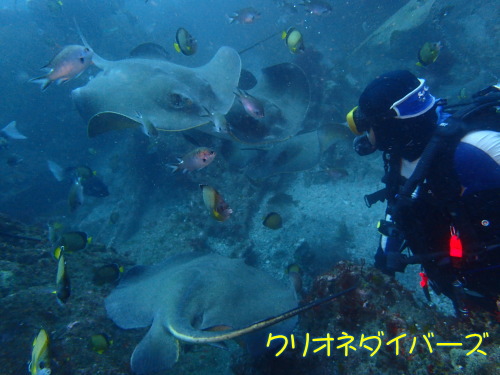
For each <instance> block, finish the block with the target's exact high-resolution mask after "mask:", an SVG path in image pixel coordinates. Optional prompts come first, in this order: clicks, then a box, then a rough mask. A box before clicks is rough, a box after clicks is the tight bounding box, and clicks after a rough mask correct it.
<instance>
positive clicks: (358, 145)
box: [352, 134, 377, 156]
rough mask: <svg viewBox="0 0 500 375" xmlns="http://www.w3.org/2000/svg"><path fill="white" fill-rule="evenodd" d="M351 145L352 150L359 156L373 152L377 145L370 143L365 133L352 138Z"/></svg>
mask: <svg viewBox="0 0 500 375" xmlns="http://www.w3.org/2000/svg"><path fill="white" fill-rule="evenodd" d="M352 146H353V148H354V151H356V153H357V154H358V155H360V156H365V155H370V154H373V153H374V152H375V150H376V149H377V147H375V146H374V145H372V144H371V142H370V140H369V139H368V136H367V135H366V134H365V135H360V136H357V137H356V138H354V141H353V143H352Z"/></svg>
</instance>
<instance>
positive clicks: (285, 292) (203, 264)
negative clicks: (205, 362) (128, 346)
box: [105, 253, 353, 374]
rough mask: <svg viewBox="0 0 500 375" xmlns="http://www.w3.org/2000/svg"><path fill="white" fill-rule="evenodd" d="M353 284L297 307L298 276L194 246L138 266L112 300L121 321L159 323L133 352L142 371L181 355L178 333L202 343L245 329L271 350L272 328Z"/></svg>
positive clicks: (280, 328)
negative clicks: (288, 277) (284, 278)
mask: <svg viewBox="0 0 500 375" xmlns="http://www.w3.org/2000/svg"><path fill="white" fill-rule="evenodd" d="M352 289H353V288H350V289H347V290H345V291H343V292H341V293H339V294H337V295H332V296H329V297H327V298H325V299H322V300H319V301H315V302H312V303H310V304H308V305H305V306H302V307H297V299H296V295H295V292H294V290H293V288H292V286H291V283H290V285H286V284H284V283H282V282H279V281H277V280H275V279H274V278H272V277H271V276H269V275H268V274H266V273H265V272H263V271H261V270H258V269H256V268H253V267H249V266H247V265H246V264H245V263H244V262H243V261H242V260H238V259H229V258H225V257H222V256H220V255H216V254H209V255H203V256H200V255H196V254H194V253H187V254H181V255H175V256H173V257H170V258H168V259H166V260H165V261H163V262H162V263H160V264H157V265H152V266H136V267H134V268H132V269H131V270H130V271H128V272H127V274H126V275H125V276H124V277H123V279H122V281H121V282H120V284H119V285H118V286H117V287H116V289H115V290H113V292H112V293H111V294H110V295H109V296H108V297H107V298H106V301H105V304H106V311H107V314H108V316H109V317H110V318H111V319H112V320H113V321H114V322H115V323H116V324H117V325H118V326H119V327H121V328H124V329H132V328H144V327H149V326H151V328H150V329H149V331H148V333H147V334H146V336H144V338H143V339H142V341H141V342H140V343H139V344H138V345H137V346H136V348H135V349H134V352H133V354H132V357H131V359H130V364H131V368H132V371H133V372H134V373H136V374H148V373H152V372H157V371H161V370H165V369H168V368H170V367H172V366H173V365H174V364H175V363H176V362H177V359H178V357H179V351H180V348H179V342H178V340H181V341H186V342H190V343H198V344H202V343H214V342H220V341H224V340H229V339H232V338H236V337H240V336H241V339H242V340H243V342H244V344H245V345H246V347H247V349H248V350H249V351H250V352H251V353H254V354H261V353H263V352H264V351H266V350H269V348H266V344H267V337H268V334H269V333H272V334H273V335H278V334H279V335H288V334H290V333H291V332H292V330H293V328H294V326H295V324H296V322H297V319H296V318H293V317H294V316H296V315H297V314H299V313H300V312H302V311H305V310H307V309H309V308H311V307H314V306H317V305H318V304H320V303H324V302H326V301H329V300H331V299H333V298H335V297H338V296H339V295H341V294H344V293H346V292H347V291H349V290H352ZM271 325H272V327H270V326H271ZM268 327H270V328H268Z"/></svg>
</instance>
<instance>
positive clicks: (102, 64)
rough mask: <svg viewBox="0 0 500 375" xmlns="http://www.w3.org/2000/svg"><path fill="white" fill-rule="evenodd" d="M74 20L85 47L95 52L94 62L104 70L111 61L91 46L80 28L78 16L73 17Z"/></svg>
mask: <svg viewBox="0 0 500 375" xmlns="http://www.w3.org/2000/svg"><path fill="white" fill-rule="evenodd" d="M73 22H74V23H75V27H76V31H77V33H78V36H79V37H80V39H81V40H82V43H83V45H84V46H85V47H87V48H88V49H89V50H91V51H92V52H93V55H92V62H93V63H94V65H95V66H97V67H98V68H99V69H102V70H104V69H105V68H106V67H107V66H108V65H109V64H110V61H109V60H106V59H104V58H102V57H101V56H99V55H98V54H97V53H96V52H95V51H94V49H93V48H92V47H91V46H90V44H89V43H88V42H87V39H85V37H84V36H83V34H82V31H81V30H80V26H78V23H77V22H76V18H74V17H73Z"/></svg>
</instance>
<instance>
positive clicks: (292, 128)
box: [202, 63, 310, 145]
mask: <svg viewBox="0 0 500 375" xmlns="http://www.w3.org/2000/svg"><path fill="white" fill-rule="evenodd" d="M256 81H257V84H256V85H255V86H254V87H253V88H252V89H249V90H248V94H250V95H252V96H253V97H255V98H256V99H257V100H259V101H260V102H262V104H263V106H264V112H265V115H264V117H263V118H261V119H255V118H253V117H251V116H249V115H248V114H246V113H245V111H244V109H243V107H242V106H241V104H240V103H235V104H234V105H233V107H232V108H231V110H230V111H229V113H228V114H227V116H226V119H227V121H228V123H229V124H230V133H231V134H230V136H231V137H232V138H233V140H236V141H238V142H242V143H248V144H253V145H257V144H266V143H275V142H281V141H283V140H285V139H289V138H291V137H293V136H295V135H296V134H297V133H298V132H299V131H300V130H301V129H302V123H303V121H304V118H305V116H306V114H307V110H308V108H309V102H310V92H309V91H310V88H309V82H308V80H307V77H306V75H305V73H304V71H303V70H302V69H301V68H300V67H298V66H297V65H295V64H291V63H281V64H276V65H273V66H269V67H266V68H263V69H262V70H261V72H260V76H259V77H257V80H256ZM202 130H203V129H202Z"/></svg>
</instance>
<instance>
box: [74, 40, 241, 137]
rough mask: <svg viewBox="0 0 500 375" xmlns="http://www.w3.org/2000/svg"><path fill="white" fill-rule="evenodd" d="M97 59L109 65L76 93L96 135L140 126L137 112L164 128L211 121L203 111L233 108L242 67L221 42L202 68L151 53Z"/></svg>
mask: <svg viewBox="0 0 500 375" xmlns="http://www.w3.org/2000/svg"><path fill="white" fill-rule="evenodd" d="M93 61H94V63H95V65H96V66H98V67H99V68H100V69H102V70H103V71H102V72H100V73H99V74H98V75H97V76H96V77H95V78H93V79H92V80H90V81H89V83H88V84H87V85H86V86H83V87H80V88H77V89H75V90H73V93H72V95H73V99H74V101H75V103H76V107H77V108H78V110H79V112H80V114H81V115H82V117H83V118H84V119H85V120H88V121H89V135H90V136H95V135H97V134H100V133H103V132H105V131H108V130H112V129H115V128H120V127H121V128H126V127H136V126H139V125H140V122H139V119H138V118H137V112H140V113H141V114H142V116H143V117H144V118H147V119H148V120H150V121H151V122H152V123H153V124H154V125H155V126H156V127H157V128H158V129H164V130H170V131H180V130H185V129H190V128H193V127H197V126H200V125H202V124H204V123H206V122H207V119H206V118H204V117H201V116H202V115H203V114H206V110H209V111H210V112H211V113H221V114H226V113H227V112H228V111H229V109H230V108H231V106H232V104H233V101H234V94H233V92H234V90H235V88H236V86H237V85H238V80H239V76H240V70H241V60H240V57H239V55H238V53H237V52H236V51H235V50H234V49H232V48H230V47H221V48H220V49H219V50H218V51H217V53H216V54H215V56H214V57H213V58H212V60H210V62H209V63H207V64H206V65H204V66H201V67H198V68H188V67H184V66H180V65H176V64H173V63H171V62H169V61H167V60H165V59H162V58H155V56H151V55H147V56H145V57H144V58H140V57H132V58H128V59H124V60H118V61H107V60H104V59H102V58H100V57H98V56H96V57H95V58H94V59H93ZM120 115H123V116H122V117H120ZM122 120H123V121H122ZM120 121H122V122H120Z"/></svg>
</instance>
